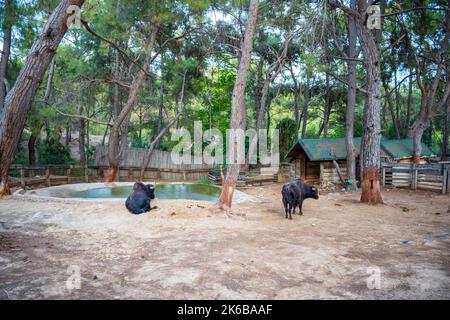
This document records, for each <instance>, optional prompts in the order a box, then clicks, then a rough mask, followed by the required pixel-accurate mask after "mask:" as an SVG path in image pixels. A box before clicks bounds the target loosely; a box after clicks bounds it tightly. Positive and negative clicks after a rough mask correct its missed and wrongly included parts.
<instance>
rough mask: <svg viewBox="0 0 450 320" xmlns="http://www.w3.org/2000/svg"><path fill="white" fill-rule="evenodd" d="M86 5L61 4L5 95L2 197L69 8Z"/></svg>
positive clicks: (69, 0)
mask: <svg viewBox="0 0 450 320" xmlns="http://www.w3.org/2000/svg"><path fill="white" fill-rule="evenodd" d="M83 3H84V0H62V1H61V2H60V4H59V5H58V6H57V7H56V8H55V10H54V11H53V13H52V14H51V15H50V17H49V19H48V21H47V22H46V23H45V25H44V27H43V30H42V33H41V34H40V36H39V37H38V38H37V39H36V40H35V42H34V43H33V45H32V47H31V49H30V51H29V52H30V53H29V54H28V56H27V58H26V60H25V63H24V65H23V67H22V69H21V71H20V73H19V76H18V77H17V80H16V82H15V84H14V87H13V88H12V89H11V90H10V91H9V92H8V94H7V95H6V99H5V104H4V108H3V111H2V113H1V115H0V179H1V182H0V195H3V194H8V193H10V190H9V187H8V171H9V168H10V166H11V163H12V161H13V159H14V153H15V151H16V148H17V144H18V143H19V140H20V134H21V132H22V130H23V128H24V125H25V121H26V118H27V115H28V112H29V110H30V108H31V105H32V103H33V100H34V97H35V95H36V92H37V90H38V89H39V85H40V83H41V81H42V78H43V77H44V74H45V70H46V69H47V67H48V65H49V64H50V62H51V61H52V59H53V57H54V55H55V52H56V49H57V48H58V45H59V43H60V42H61V40H62V38H63V36H64V34H65V33H66V30H67V28H68V26H67V25H68V21H70V20H69V19H68V18H69V17H70V16H71V14H69V13H67V9H68V7H69V6H71V5H76V6H78V7H81V5H82V4H83Z"/></svg>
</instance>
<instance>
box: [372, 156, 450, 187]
mask: <svg viewBox="0 0 450 320" xmlns="http://www.w3.org/2000/svg"><path fill="white" fill-rule="evenodd" d="M449 176H450V166H448V165H445V164H440V163H433V164H418V165H416V164H410V163H383V164H382V166H381V182H382V185H383V186H388V187H389V186H391V187H396V188H409V189H412V190H416V189H421V190H430V191H438V192H441V193H443V194H445V193H448V192H449V191H450V190H449V189H450V188H449Z"/></svg>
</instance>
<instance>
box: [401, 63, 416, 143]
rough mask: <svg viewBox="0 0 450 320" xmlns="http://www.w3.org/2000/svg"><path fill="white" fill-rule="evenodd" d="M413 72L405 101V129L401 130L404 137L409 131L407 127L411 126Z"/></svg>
mask: <svg viewBox="0 0 450 320" xmlns="http://www.w3.org/2000/svg"><path fill="white" fill-rule="evenodd" d="M413 82H414V78H413V72H412V70H411V72H410V75H409V80H408V99H407V100H406V101H407V102H406V120H405V127H404V130H403V136H406V135H407V134H408V131H409V126H410V125H411V110H412V98H413V97H412V89H413Z"/></svg>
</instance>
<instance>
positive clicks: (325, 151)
mask: <svg viewBox="0 0 450 320" xmlns="http://www.w3.org/2000/svg"><path fill="white" fill-rule="evenodd" d="M354 145H355V153H356V156H359V152H360V150H359V149H360V145H361V137H357V138H354ZM301 149H303V150H304V151H305V153H306V155H307V156H308V158H309V160H310V161H327V160H332V159H336V160H343V159H346V157H347V148H346V147H345V138H327V139H300V140H299V141H298V142H297V143H296V144H295V145H294V146H293V147H292V148H291V149H290V150H289V152H288V154H287V155H286V159H287V160H291V159H292V158H294V157H295V156H296V155H297V154H298V153H299V152H300V150H301ZM381 149H382V153H385V154H386V155H387V156H389V157H390V158H393V159H402V158H410V157H411V156H412V151H413V141H412V139H398V140H388V139H386V138H384V137H382V138H381ZM431 155H433V153H432V152H431V151H430V149H429V148H428V147H427V146H426V145H425V144H424V143H422V156H425V157H429V156H431Z"/></svg>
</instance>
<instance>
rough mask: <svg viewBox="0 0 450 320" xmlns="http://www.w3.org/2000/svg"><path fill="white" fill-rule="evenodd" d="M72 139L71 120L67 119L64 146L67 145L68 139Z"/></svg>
mask: <svg viewBox="0 0 450 320" xmlns="http://www.w3.org/2000/svg"><path fill="white" fill-rule="evenodd" d="M71 140H72V121H71V120H70V119H69V120H67V125H66V146H69V144H70V141H71Z"/></svg>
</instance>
